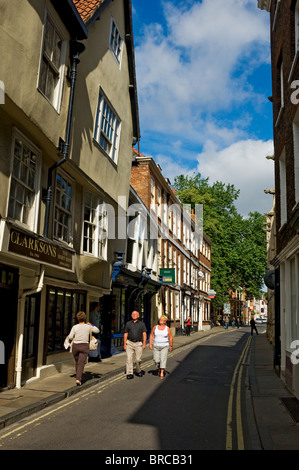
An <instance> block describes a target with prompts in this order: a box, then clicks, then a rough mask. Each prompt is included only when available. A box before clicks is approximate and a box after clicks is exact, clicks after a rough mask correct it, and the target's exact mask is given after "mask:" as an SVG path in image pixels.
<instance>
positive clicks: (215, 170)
mask: <svg viewBox="0 0 299 470" xmlns="http://www.w3.org/2000/svg"><path fill="white" fill-rule="evenodd" d="M268 155H273V142H272V141H268V142H263V141H259V140H242V141H239V142H235V143H233V144H232V145H230V146H229V147H227V148H225V149H222V150H217V149H216V147H215V145H214V144H213V142H210V141H209V142H207V143H206V145H205V148H204V150H203V152H202V153H200V154H199V155H198V167H197V171H198V172H199V173H201V175H202V177H207V176H209V181H210V183H214V182H215V181H221V182H222V183H226V184H228V183H231V184H233V185H234V186H235V188H236V189H240V190H241V191H240V196H239V198H238V200H237V202H236V207H237V209H238V211H239V213H240V214H242V215H243V216H247V215H248V213H249V212H254V211H258V212H261V213H264V212H269V211H270V209H271V208H272V196H270V195H268V194H265V193H264V189H270V188H273V187H274V163H273V161H272V160H268V159H266V156H268Z"/></svg>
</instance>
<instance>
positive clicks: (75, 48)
mask: <svg viewBox="0 0 299 470" xmlns="http://www.w3.org/2000/svg"><path fill="white" fill-rule="evenodd" d="M84 50H85V46H84V44H82V43H81V42H78V41H76V40H72V41H71V42H70V59H71V68H70V72H69V78H70V82H71V91H70V98H69V108H68V116H67V123H66V133H65V134H66V135H65V141H62V139H61V142H62V144H61V145H60V147H59V148H60V150H61V153H62V159H61V160H59V161H58V162H56V163H55V164H54V165H52V166H51V167H50V168H49V170H48V187H47V194H46V198H45V201H46V213H45V224H44V237H45V238H48V232H49V220H50V208H51V200H52V185H53V171H54V170H55V169H56V168H58V167H59V166H61V165H62V164H63V163H65V162H66V160H67V159H68V156H69V150H70V135H71V126H72V115H73V103H74V95H75V84H76V79H77V66H78V64H79V63H80V60H79V55H80V54H82V52H84Z"/></svg>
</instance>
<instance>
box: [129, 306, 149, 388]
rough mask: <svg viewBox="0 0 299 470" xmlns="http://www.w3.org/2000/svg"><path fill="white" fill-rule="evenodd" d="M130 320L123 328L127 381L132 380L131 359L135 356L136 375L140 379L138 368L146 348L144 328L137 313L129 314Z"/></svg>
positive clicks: (140, 374)
mask: <svg viewBox="0 0 299 470" xmlns="http://www.w3.org/2000/svg"><path fill="white" fill-rule="evenodd" d="M131 317H132V320H129V321H128V322H127V323H126V326H125V332H124V350H125V351H126V353H127V361H126V374H127V379H133V378H134V376H133V358H134V354H135V360H136V375H137V376H138V377H142V375H143V374H142V371H141V368H140V363H141V356H142V349H145V348H146V338H147V332H146V326H145V324H144V323H143V321H141V320H139V313H138V312H137V311H136V310H134V312H132V314H131Z"/></svg>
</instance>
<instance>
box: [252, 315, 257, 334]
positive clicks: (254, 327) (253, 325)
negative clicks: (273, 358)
mask: <svg viewBox="0 0 299 470" xmlns="http://www.w3.org/2000/svg"><path fill="white" fill-rule="evenodd" d="M250 326H251V335H253V330H255V332H256V334H257V335H258V331H257V328H256V324H255V320H254V318H253V317H252V319H251V320H250Z"/></svg>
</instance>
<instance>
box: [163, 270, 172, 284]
mask: <svg viewBox="0 0 299 470" xmlns="http://www.w3.org/2000/svg"><path fill="white" fill-rule="evenodd" d="M160 276H162V283H163V284H174V283H175V268H168V269H166V268H161V269H160Z"/></svg>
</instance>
